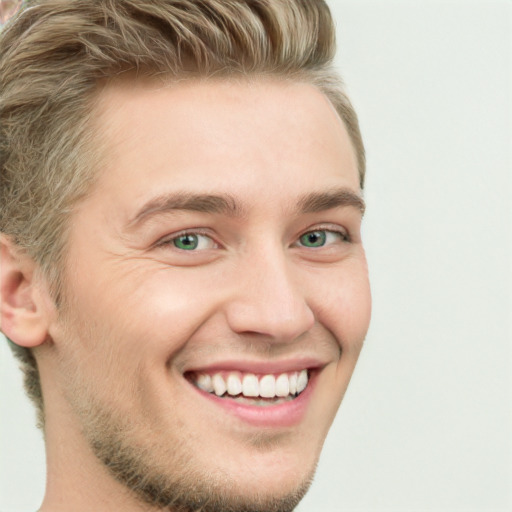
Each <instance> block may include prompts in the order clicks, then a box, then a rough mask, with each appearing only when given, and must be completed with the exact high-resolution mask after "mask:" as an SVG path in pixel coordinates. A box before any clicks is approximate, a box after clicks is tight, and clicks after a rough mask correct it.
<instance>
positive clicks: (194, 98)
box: [95, 79, 359, 201]
mask: <svg viewBox="0 0 512 512" xmlns="http://www.w3.org/2000/svg"><path fill="white" fill-rule="evenodd" d="M96 109H97V112H98V116H97V121H96V123H97V124H96V127H95V129H96V130H97V131H98V133H100V134H101V136H102V137H103V139H104V144H105V145H106V160H107V161H106V165H105V166H104V170H103V172H102V174H101V175H100V180H99V181H100V184H101V188H102V189H103V190H104V191H106V190H109V191H110V193H115V190H116V189H117V190H119V189H120V188H123V190H124V191H128V189H130V190H131V196H132V199H133V200H137V201H139V200H140V201H142V200H144V196H151V195H156V194H161V193H165V192H166V191H167V190H166V189H167V188H169V187H170V188H171V189H177V190H181V189H184V190H187V191H193V192H212V191H213V192H216V191H219V190H221V191H226V192H228V193H232V192H233V193H235V194H240V193H244V191H245V193H246V194H247V195H248V197H249V196H252V197H253V198H254V197H256V196H257V194H258V193H259V192H262V194H264V195H266V196H267V201H270V200H271V196H272V195H273V194H274V193H276V192H280V194H281V196H282V195H283V194H284V195H285V196H286V195H288V196H290V197H292V196H293V194H295V193H296V194H297V195H301V196H302V195H303V192H304V190H303V189H304V188H309V189H311V188H315V187H320V188H326V187H339V186H344V187H349V188H352V189H353V190H354V191H359V180H358V173H357V163H356V157H355V153H354V150H353V148H352V145H351V143H350V139H349V137H348V134H347V131H346V129H345V126H344V124H343V122H342V121H341V119H340V118H339V116H338V114H337V113H336V111H335V109H334V108H333V107H332V105H331V104H330V102H329V101H328V99H327V98H326V97H325V96H324V95H323V94H322V93H321V92H320V91H319V90H317V89H316V88H315V87H313V86H311V85H308V84H304V83H296V82H289V81H283V80H281V81H278V80H270V79H253V80H239V81H234V80H229V81H228V80H201V81H199V80H187V81H183V82H178V83H172V84H163V83H160V84H158V83H155V82H151V83H148V82H141V81H129V80H124V81H119V82H114V83H111V84H109V85H108V86H106V87H105V88H104V89H103V90H102V92H101V94H100V97H99V101H98V103H97V106H96ZM295 189H297V190H295ZM299 189H300V190H299ZM274 195H275V194H274Z"/></svg>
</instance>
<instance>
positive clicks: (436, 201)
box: [0, 0, 512, 512]
mask: <svg viewBox="0 0 512 512" xmlns="http://www.w3.org/2000/svg"><path fill="white" fill-rule="evenodd" d="M330 5H331V7H332V9H333V12H334V15H335V17H336V21H337V25H338V43H339V55H338V65H339V68H340V70H341V72H342V74H343V76H344V77H345V81H346V84H347V89H348V92H349V94H350V96H351V98H352V100H353V102H354V104H355V106H356V109H357V111H358V113H359V116H360V121H361V125H362V130H363V135H364V138H365V142H366V146H367V153H368V178H367V190H366V199H367V203H368V212H367V215H366V219H365V233H364V234H365V240H366V246H367V252H368V258H369V263H370V272H371V280H372V288H373V297H374V313H373V320H372V325H371V328H370V333H369V335H368V339H367V342H366V346H365V348H364V349H363V353H362V355H361V358H360V362H359V364H358V367H357V368H356V372H355V374H354V377H353V380H352V382H351V384H350V387H349V390H348V392H347V395H346V397H345V400H344V402H343V404H342V407H341V409H340V412H339V414H338V417H337V419H336V421H335V423H334V426H333V428H332V430H331V432H330V434H329V437H328V439H327V441H326V444H325V448H324V452H323V455H322V458H321V461H320V464H319V468H318V473H317V476H316V479H315V482H314V484H313V487H312V489H311V491H310V493H309V494H308V496H307V497H306V498H305V500H304V501H303V502H302V504H301V505H300V506H299V508H298V512H318V511H322V512H343V511H346V512H363V511H365V512H420V511H421V512H423V511H432V512H440V511H443V512H461V511H464V512H470V511H471V512H498V511H499V512H510V511H512V371H511V370H512V351H511V345H512V342H511V338H512V329H511V317H512V303H511V289H512V254H511V238H512V232H511V226H512V207H511V204H512V183H511V163H512V150H511V148H512V114H511V112H512V101H511V97H512V58H511V57H512V3H510V2H509V1H505V0H501V1H498V0H481V1H472V0H457V1H450V0H444V1H443V0H438V1H434V0H418V1H415V0H400V1H398V0H397V1H386V0H382V1H379V2H377V1H373V2H370V1H366V0H352V1H331V2H330ZM0 363H1V367H0V371H1V373H0V511H2V512H33V511H34V510H35V509H36V508H37V507H38V505H39V503H40V500H41V498H42V494H43V490H44V478H45V477H44V473H45V471H44V452H43V444H42V439H41V435H40V433H39V432H38V431H37V430H36V429H35V427H34V413H33V411H32V408H31V406H30V404H29V403H28V400H27V399H26V398H25V397H24V395H23V392H22V390H21V377H20V374H19V372H18V371H17V369H16V367H15V363H14V362H13V360H12V357H11V355H10V353H9V351H8V348H7V347H6V345H5V343H1V344H0Z"/></svg>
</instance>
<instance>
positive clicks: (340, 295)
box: [316, 266, 371, 352]
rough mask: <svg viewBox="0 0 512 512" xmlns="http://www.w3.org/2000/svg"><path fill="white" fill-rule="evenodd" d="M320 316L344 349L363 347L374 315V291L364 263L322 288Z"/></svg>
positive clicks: (320, 320)
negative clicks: (372, 306) (372, 311)
mask: <svg viewBox="0 0 512 512" xmlns="http://www.w3.org/2000/svg"><path fill="white" fill-rule="evenodd" d="M316 310H317V312H318V314H317V318H318V320H319V322H320V323H322V324H323V325H324V326H326V327H327V328H328V329H329V330H330V331H331V332H332V333H333V334H334V335H335V336H336V338H337V340H338V342H339V343H340V344H341V346H342V348H343V349H345V350H356V351H357V352H359V351H360V349H361V345H362V343H363V341H364V338H365V336H366V333H367V331H368V327H369V323H370V316H371V292H370V284H369V280H368V273H367V271H366V267H365V266H353V267H352V268H349V269H344V271H343V272H342V273H341V274H340V275H339V277H338V278H337V279H332V280H331V282H330V284H329V286H325V287H323V289H322V294H320V296H319V300H318V303H317V308H316Z"/></svg>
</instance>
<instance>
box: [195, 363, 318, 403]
mask: <svg viewBox="0 0 512 512" xmlns="http://www.w3.org/2000/svg"><path fill="white" fill-rule="evenodd" d="M186 378H187V380H189V382H191V383H192V384H193V385H194V386H195V387H197V388H198V389H200V390H202V391H204V392H206V393H210V394H212V395H215V396H217V397H219V398H223V399H230V400H233V401H235V402H238V403H242V404H247V405H253V406H270V405H278V404H281V403H284V402H289V401H292V400H294V399H295V398H297V397H298V396H299V395H300V394H301V393H302V392H303V391H304V390H305V389H306V388H307V386H308V382H309V372H308V370H307V369H304V370H301V371H294V372H286V373H280V374H277V375H275V374H264V375H257V374H254V373H243V372H240V371H220V372H215V373H204V372H188V373H187V374H186Z"/></svg>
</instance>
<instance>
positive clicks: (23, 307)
mask: <svg viewBox="0 0 512 512" xmlns="http://www.w3.org/2000/svg"><path fill="white" fill-rule="evenodd" d="M35 269H36V264H35V262H34V261H33V260H32V259H31V258H30V257H29V256H28V255H26V254H23V253H22V252H21V251H20V250H19V249H18V248H17V247H16V246H15V244H13V243H12V242H11V241H10V240H9V239H8V238H7V237H5V236H4V235H2V234H0V330H1V331H2V332H3V333H4V334H5V335H6V336H7V337H8V338H9V339H10V340H11V341H13V342H14V343H16V344H17V345H20V346H23V347H27V348H29V347H36V346H38V345H41V344H42V343H44V341H45V340H46V339H47V336H48V318H47V312H46V310H45V307H44V301H43V300H42V295H41V291H40V290H39V289H38V287H37V286H36V282H35Z"/></svg>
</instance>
